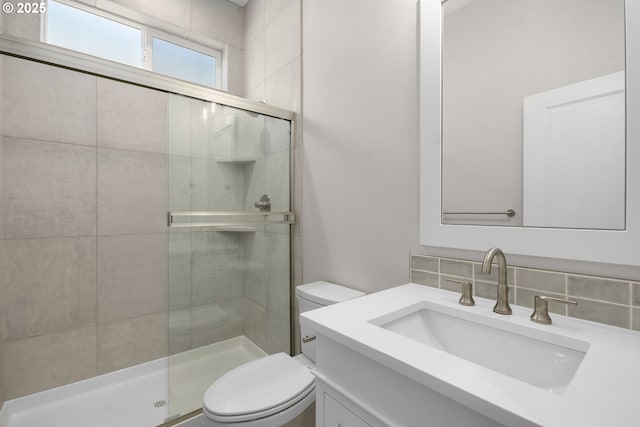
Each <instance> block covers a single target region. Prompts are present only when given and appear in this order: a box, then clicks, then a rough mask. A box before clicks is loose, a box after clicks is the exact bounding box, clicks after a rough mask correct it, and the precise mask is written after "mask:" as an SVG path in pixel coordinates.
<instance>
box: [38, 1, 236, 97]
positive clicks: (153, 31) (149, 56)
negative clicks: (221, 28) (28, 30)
mask: <svg viewBox="0 0 640 427" xmlns="http://www.w3.org/2000/svg"><path fill="white" fill-rule="evenodd" d="M46 1H47V10H49V7H48V5H49V2H50V1H51V0H46ZM54 1H56V2H58V3H61V4H64V5H66V6H69V7H73V8H76V9H79V10H82V11H84V12H87V13H91V14H93V15H96V16H99V17H101V18H105V19H109V20H112V21H115V22H117V23H119V24H122V25H126V26H129V27H132V28H135V29H137V30H140V32H141V34H142V37H141V43H140V44H141V45H140V55H141V66H140V68H141V69H144V70H148V71H151V72H154V71H153V69H152V66H153V49H152V45H153V38H154V37H155V38H159V39H162V40H165V41H167V42H169V43H173V44H176V45H178V46H181V47H184V48H186V49H190V50H194V51H196V52H199V53H202V54H204V55H208V56H212V57H214V58H215V59H216V69H215V73H216V74H215V75H216V78H215V87H214V88H213V89H223V80H222V73H223V67H222V65H223V64H222V61H223V57H224V55H223V52H222V50H220V49H216V48H214V47H211V46H206V45H203V44H201V43H196V42H193V41H191V40H187V39H185V38H183V37H179V36H176V35H173V34H171V33H168V32H166V31H162V30H160V29H158V28H154V27H151V26H149V25H145V24H141V23H139V22H136V21H133V20H131V19H127V18H123V17H121V16H119V15H116V14H113V13H109V12H107V11H104V10H101V9H97V8H95V7H92V6H89V5H87V4H85V3H79V2H76V1H73V0H54ZM47 16H48V15H47V13H46V12H45V13H43V14H41V20H40V41H41V42H43V43H46V44H49V42H48V41H47ZM80 53H82V52H80ZM102 59H105V60H108V59H107V58H102ZM112 62H114V63H117V64H119V65H121V66H124V67H127V66H130V65H126V64H122V63H119V62H115V61H112ZM157 74H160V75H163V76H166V75H165V74H162V73H157ZM166 77H168V78H174V79H176V80H181V79H178V78H176V77H173V76H166ZM184 81H187V80H184ZM189 83H193V84H198V83H195V82H191V81H189Z"/></svg>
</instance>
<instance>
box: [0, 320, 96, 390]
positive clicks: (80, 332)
mask: <svg viewBox="0 0 640 427" xmlns="http://www.w3.org/2000/svg"><path fill="white" fill-rule="evenodd" d="M96 347H97V343H96V327H95V326H90V327H86V328H81V329H74V330H71V331H66V332H61V333H57V334H51V335H42V336H39V337H35V338H28V339H25V340H19V341H10V342H5V343H4V344H3V349H2V350H3V364H4V366H3V371H4V372H3V374H4V381H5V384H4V386H5V393H6V394H5V398H6V399H13V398H16V397H20V396H24V395H27V394H30V393H35V392H38V391H42V390H46V389H49V388H52V387H57V386H61V385H64V384H69V383H72V382H75V381H80V380H83V379H85V378H89V377H92V376H95V375H96V374H97V366H96V360H97V357H96Z"/></svg>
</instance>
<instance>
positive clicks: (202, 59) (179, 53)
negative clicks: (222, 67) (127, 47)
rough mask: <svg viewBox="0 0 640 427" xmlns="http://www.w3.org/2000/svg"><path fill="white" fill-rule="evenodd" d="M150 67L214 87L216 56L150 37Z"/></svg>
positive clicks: (168, 74) (159, 71) (156, 70)
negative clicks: (151, 53)
mask: <svg viewBox="0 0 640 427" xmlns="http://www.w3.org/2000/svg"><path fill="white" fill-rule="evenodd" d="M151 50H152V52H153V60H152V66H151V69H152V70H153V71H155V72H157V73H161V74H166V75H167V76H171V77H176V78H178V79H182V80H187V81H190V82H194V83H198V84H201V85H203V86H209V87H216V62H217V61H216V59H217V58H216V57H215V56H212V55H207V54H204V53H202V52H198V51H197V50H193V49H189V48H187V47H184V46H180V45H178V44H175V43H171V42H168V41H166V40H163V39H161V38H158V37H152V43H151Z"/></svg>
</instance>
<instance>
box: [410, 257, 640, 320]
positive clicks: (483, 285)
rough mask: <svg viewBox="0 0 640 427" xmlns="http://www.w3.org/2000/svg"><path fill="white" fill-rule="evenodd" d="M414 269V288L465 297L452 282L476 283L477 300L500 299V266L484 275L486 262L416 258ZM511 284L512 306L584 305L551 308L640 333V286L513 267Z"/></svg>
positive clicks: (509, 280)
mask: <svg viewBox="0 0 640 427" xmlns="http://www.w3.org/2000/svg"><path fill="white" fill-rule="evenodd" d="M410 269H411V281H412V282H413V283H418V284H421V285H426V286H432V287H434V288H441V289H447V290H451V291H459V290H460V285H459V284H458V283H455V282H450V281H448V280H447V279H452V280H466V281H469V282H472V283H473V289H474V296H478V297H482V298H488V299H495V298H496V283H497V278H498V274H497V271H498V269H497V266H495V265H494V266H493V268H492V270H491V274H484V273H482V264H481V263H480V262H475V261H468V260H461V259H451V258H439V257H433V256H426V255H414V254H412V255H411V266H410ZM507 283H508V284H509V288H510V289H509V290H510V292H509V302H510V303H511V304H514V305H519V306H523V307H530V308H533V298H534V296H535V295H548V296H554V297H558V298H563V299H570V300H573V301H576V302H577V303H578V305H577V306H573V305H571V306H566V305H564V304H559V303H554V302H551V303H550V304H549V311H550V312H552V313H556V314H561V315H566V316H570V317H577V318H580V319H586V320H591V321H594V322H600V323H605V324H608V325H612V326H618V327H622V328H627V329H634V330H636V331H640V282H633V281H630V280H619V279H611V278H608V277H599V276H586V275H579V274H573V273H567V272H562V271H549V270H538V269H534V268H526V267H516V266H512V267H508V270H507Z"/></svg>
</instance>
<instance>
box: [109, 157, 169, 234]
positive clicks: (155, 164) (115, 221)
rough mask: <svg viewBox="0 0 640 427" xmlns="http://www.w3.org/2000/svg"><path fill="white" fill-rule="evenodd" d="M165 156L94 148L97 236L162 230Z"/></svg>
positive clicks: (165, 191) (163, 223) (164, 200)
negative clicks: (96, 155) (96, 156)
mask: <svg viewBox="0 0 640 427" xmlns="http://www.w3.org/2000/svg"><path fill="white" fill-rule="evenodd" d="M166 162H167V160H166V156H165V155H161V154H150V153H135V152H132V151H121V150H106V149H98V234H101V235H104V234H122V233H159V232H164V231H165V230H166V227H167V224H166V221H167V218H166V212H167V204H166V197H167V196H166V193H167V187H166Z"/></svg>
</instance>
